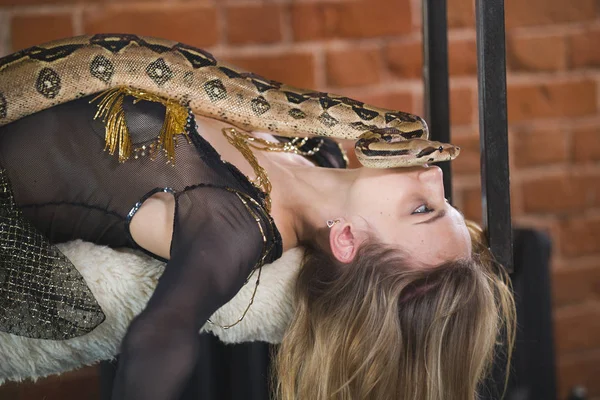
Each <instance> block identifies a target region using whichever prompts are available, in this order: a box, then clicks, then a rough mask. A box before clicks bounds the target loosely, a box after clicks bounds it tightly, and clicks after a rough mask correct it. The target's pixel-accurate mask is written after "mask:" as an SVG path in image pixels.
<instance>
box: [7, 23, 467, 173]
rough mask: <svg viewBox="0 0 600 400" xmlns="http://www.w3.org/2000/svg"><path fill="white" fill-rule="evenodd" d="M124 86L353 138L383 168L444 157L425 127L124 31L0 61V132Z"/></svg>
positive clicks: (234, 120)
mask: <svg viewBox="0 0 600 400" xmlns="http://www.w3.org/2000/svg"><path fill="white" fill-rule="evenodd" d="M117 87H132V88H136V89H138V90H142V91H147V92H148V93H152V94H154V95H158V96H163V97H166V98H171V99H174V100H176V101H178V102H180V103H181V104H185V105H187V106H188V107H190V108H191V110H192V111H193V112H194V113H196V114H198V115H202V116H206V117H210V118H215V119H218V120H221V121H225V122H228V123H230V124H232V125H234V126H236V127H239V128H241V129H245V130H249V131H251V130H261V131H268V132H272V133H275V134H278V135H282V136H293V137H296V136H324V137H331V138H339V139H352V140H356V144H355V151H356V155H357V157H358V159H359V161H360V162H361V163H362V164H363V165H365V166H368V167H373V168H392V167H402V166H412V165H422V164H426V163H432V162H438V161H447V160H451V159H454V158H455V157H456V156H457V155H458V152H459V148H458V147H456V146H453V145H450V144H444V143H439V142H434V141H429V140H428V137H429V136H428V129H427V124H426V123H425V121H424V120H423V119H422V118H420V117H418V116H416V115H412V114H408V113H405V112H401V111H393V110H387V109H383V108H378V107H374V106H370V105H366V104H364V103H362V102H360V101H357V100H353V99H350V98H348V97H344V96H337V95H334V94H330V93H323V92H315V91H311V90H305V89H298V88H295V87H292V86H289V85H285V84H283V83H280V82H276V81H272V80H269V79H265V78H263V77H261V76H258V75H256V74H253V73H247V72H243V71H240V70H238V69H236V68H234V67H231V66H228V65H226V64H224V63H221V62H219V61H217V60H216V59H215V58H214V57H213V56H212V55H211V54H210V53H208V52H206V51H204V50H201V49H197V48H194V47H191V46H188V45H185V44H183V43H178V42H172V41H167V40H163V39H156V38H148V37H140V36H135V35H128V34H100V35H94V36H79V37H75V38H69V39H64V40H60V41H55V42H51V43H47V44H44V45H39V46H34V47H31V48H29V49H26V50H22V51H19V52H17V53H14V54H11V55H8V56H6V57H4V58H1V59H0V126H2V125H5V124H8V123H10V122H12V121H15V120H17V119H19V118H22V117H24V116H27V115H29V114H32V113H35V112H38V111H41V110H44V109H47V108H49V107H52V106H54V105H57V104H61V103H65V102H68V101H71V100H74V99H77V98H80V97H84V96H87V95H91V94H94V93H99V92H103V91H106V90H108V89H111V88H117Z"/></svg>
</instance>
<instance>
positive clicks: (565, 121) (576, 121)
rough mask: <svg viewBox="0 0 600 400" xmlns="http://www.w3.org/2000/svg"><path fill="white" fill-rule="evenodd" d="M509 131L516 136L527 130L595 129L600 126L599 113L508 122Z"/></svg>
mask: <svg viewBox="0 0 600 400" xmlns="http://www.w3.org/2000/svg"><path fill="white" fill-rule="evenodd" d="M508 125H509V129H510V130H511V131H512V132H513V133H512V134H513V135H518V134H519V133H518V131H519V130H527V129H536V130H543V129H553V128H554V129H556V128H560V129H568V130H572V131H576V130H579V129H589V128H597V127H598V126H599V125H600V113H599V114H591V115H587V116H580V117H557V118H532V119H528V120H525V121H517V122H510V121H509V124H508Z"/></svg>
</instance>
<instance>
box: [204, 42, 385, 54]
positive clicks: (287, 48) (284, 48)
mask: <svg viewBox="0 0 600 400" xmlns="http://www.w3.org/2000/svg"><path fill="white" fill-rule="evenodd" d="M382 43H384V42H383V41H382V39H381V38H376V39H374V40H373V39H363V40H360V41H357V42H351V43H340V42H338V43H334V42H292V43H284V42H276V43H250V44H244V45H242V46H240V45H231V44H224V45H223V46H220V47H219V51H221V52H223V53H227V56H232V57H238V56H247V55H261V54H265V55H273V54H278V53H280V54H282V53H293V52H301V51H316V50H318V49H324V50H326V51H335V50H347V49H372V48H377V46H381V44H382ZM211 48H212V47H211Z"/></svg>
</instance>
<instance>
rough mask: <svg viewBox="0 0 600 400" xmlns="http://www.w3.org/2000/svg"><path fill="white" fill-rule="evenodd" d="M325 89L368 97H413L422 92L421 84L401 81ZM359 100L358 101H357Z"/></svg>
mask: <svg viewBox="0 0 600 400" xmlns="http://www.w3.org/2000/svg"><path fill="white" fill-rule="evenodd" d="M326 89H328V90H330V91H332V92H334V93H335V92H336V91H342V90H343V91H346V92H351V93H352V96H354V97H359V96H363V95H365V96H368V95H382V94H391V93H398V92H404V93H411V94H413V95H418V94H419V93H420V92H422V83H421V82H412V81H410V82H403V81H395V82H382V83H376V84H372V85H364V86H357V87H335V86H334V87H326ZM357 100H360V99H357Z"/></svg>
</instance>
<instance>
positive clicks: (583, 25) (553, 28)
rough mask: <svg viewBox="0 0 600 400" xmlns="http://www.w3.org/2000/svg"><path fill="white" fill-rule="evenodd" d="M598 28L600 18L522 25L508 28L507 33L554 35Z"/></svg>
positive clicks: (599, 26)
mask: <svg viewBox="0 0 600 400" xmlns="http://www.w3.org/2000/svg"><path fill="white" fill-rule="evenodd" d="M596 28H600V19H595V20H588V21H574V22H567V23H557V24H548V25H537V26H520V27H514V28H510V29H507V30H506V32H507V35H508V34H518V35H531V36H534V35H535V36H542V35H549V36H552V35H556V34H571V33H584V32H585V31H587V30H590V29H596Z"/></svg>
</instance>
